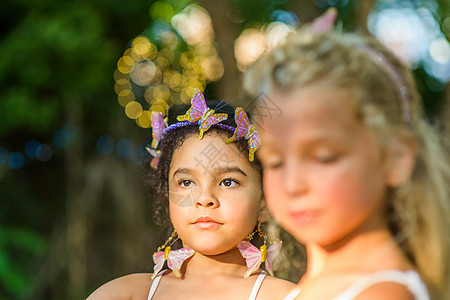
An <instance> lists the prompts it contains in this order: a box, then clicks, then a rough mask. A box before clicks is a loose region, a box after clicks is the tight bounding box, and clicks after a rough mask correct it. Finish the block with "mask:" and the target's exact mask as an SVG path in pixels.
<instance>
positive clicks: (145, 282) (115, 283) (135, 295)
mask: <svg viewBox="0 0 450 300" xmlns="http://www.w3.org/2000/svg"><path fill="white" fill-rule="evenodd" d="M151 276H152V274H151V273H136V274H129V275H125V276H122V277H119V278H116V279H114V280H111V281H109V282H107V283H105V284H103V285H102V286H100V287H99V288H98V289H96V290H95V291H94V292H93V293H92V294H91V295H90V296H89V297H88V298H87V299H86V300H103V299H105V300H106V299H109V300H125V299H127V300H128V299H130V300H132V299H147V296H148V293H149V291H150V286H151V285H152V282H153V280H152V278H151Z"/></svg>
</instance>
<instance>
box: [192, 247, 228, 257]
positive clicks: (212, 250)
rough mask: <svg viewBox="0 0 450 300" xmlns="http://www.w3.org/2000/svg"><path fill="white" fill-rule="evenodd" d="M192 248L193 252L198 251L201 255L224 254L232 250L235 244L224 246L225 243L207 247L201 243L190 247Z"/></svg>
mask: <svg viewBox="0 0 450 300" xmlns="http://www.w3.org/2000/svg"><path fill="white" fill-rule="evenodd" d="M191 248H192V249H194V250H195V252H198V253H200V254H201V255H203V256H219V255H224V254H226V253H228V252H232V251H233V250H234V249H237V248H236V245H232V246H231V247H229V246H225V245H221V246H217V245H216V246H214V245H209V246H208V247H205V245H201V246H199V247H196V246H194V247H191Z"/></svg>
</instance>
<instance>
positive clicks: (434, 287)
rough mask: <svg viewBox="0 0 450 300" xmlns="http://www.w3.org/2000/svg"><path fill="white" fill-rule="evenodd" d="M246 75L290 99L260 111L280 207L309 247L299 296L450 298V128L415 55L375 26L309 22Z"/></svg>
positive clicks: (269, 92)
mask: <svg viewBox="0 0 450 300" xmlns="http://www.w3.org/2000/svg"><path fill="white" fill-rule="evenodd" d="M244 85H245V89H246V91H247V93H248V94H249V95H250V96H251V97H253V98H256V97H258V96H260V98H261V99H264V101H265V102H266V103H265V105H257V106H256V107H260V108H261V107H263V108H264V107H266V108H267V107H272V110H273V111H279V113H278V114H272V115H269V114H267V113H264V112H263V111H261V110H260V111H258V110H255V112H254V116H256V120H257V121H258V124H260V127H259V131H260V134H261V136H262V145H263V146H262V147H261V149H260V150H259V152H258V157H259V158H260V160H261V162H262V164H263V169H264V190H265V196H266V201H267V203H268V207H269V210H270V211H271V213H272V214H273V215H274V218H275V219H276V220H277V221H278V222H279V224H280V225H281V226H282V227H284V228H285V229H286V230H287V231H288V232H289V233H291V234H292V235H293V236H294V237H296V239H297V240H298V241H299V242H301V243H302V244H304V245H305V247H306V251H307V258H308V261H307V266H306V273H305V274H304V276H303V277H302V278H301V280H300V282H299V283H298V288H297V289H296V290H295V291H294V292H293V293H292V294H291V296H290V297H289V299H292V298H295V297H296V298H295V299H341V300H344V299H429V298H428V297H431V298H432V299H450V294H449V287H450V277H449V270H450V267H449V262H450V261H449V254H450V246H449V243H450V242H449V241H450V231H449V229H450V224H449V220H450V211H449V204H450V199H449V195H450V190H449V189H450V167H449V155H448V153H445V152H444V150H443V148H442V146H441V144H442V141H441V139H443V138H448V137H442V136H441V137H440V136H438V134H437V133H436V130H435V129H434V128H432V127H431V126H430V125H429V124H428V123H427V121H426V120H425V118H424V114H423V110H422V102H421V99H420V96H419V93H418V91H417V88H416V85H415V82H414V78H413V76H412V73H411V71H410V70H409V69H408V67H407V66H405V64H404V63H403V62H401V61H400V60H399V59H398V58H397V57H395V56H394V55H393V54H392V53H391V52H390V51H388V50H387V49H386V48H385V47H384V46H383V45H381V44H380V43H379V42H378V41H377V40H375V39H374V38H371V37H362V36H359V35H356V34H346V33H336V32H329V33H317V32H316V33H314V32H312V31H311V30H308V29H306V30H303V31H302V32H299V33H296V34H293V35H292V36H290V37H289V38H288V39H287V40H286V42H285V43H284V44H282V45H280V46H278V47H276V48H274V49H273V50H272V51H270V52H269V53H267V54H266V55H264V56H263V57H261V58H260V59H259V61H257V63H256V64H255V65H254V66H253V67H252V68H251V69H250V70H249V71H248V72H247V73H246V75H245V80H244ZM261 96H264V97H261ZM261 101H262V100H261ZM424 283H425V284H426V286H425V284H424ZM428 294H429V295H428ZM286 299H288V298H286Z"/></svg>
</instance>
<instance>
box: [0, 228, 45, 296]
mask: <svg viewBox="0 0 450 300" xmlns="http://www.w3.org/2000/svg"><path fill="white" fill-rule="evenodd" d="M0 237H1V238H0V290H1V291H4V292H0V297H2V298H5V299H11V297H14V298H20V297H21V296H22V295H23V294H24V292H25V291H26V290H27V287H29V286H30V285H32V281H33V279H34V277H35V271H36V270H34V269H33V267H34V262H35V261H37V260H39V259H42V258H43V256H44V255H45V253H46V248H47V245H46V241H45V240H44V238H42V237H41V236H40V235H38V234H37V233H35V232H33V231H32V230H30V229H21V228H6V227H0Z"/></svg>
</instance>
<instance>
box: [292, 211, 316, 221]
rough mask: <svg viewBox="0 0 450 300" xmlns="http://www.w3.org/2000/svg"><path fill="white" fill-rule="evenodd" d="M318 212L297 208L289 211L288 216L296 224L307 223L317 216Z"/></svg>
mask: <svg viewBox="0 0 450 300" xmlns="http://www.w3.org/2000/svg"><path fill="white" fill-rule="evenodd" d="M318 215H319V214H318V212H317V211H314V210H299V211H291V212H289V216H290V217H291V218H292V219H293V221H294V222H295V223H297V224H307V223H310V222H312V221H314V220H315V219H316V218H317V217H318Z"/></svg>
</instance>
